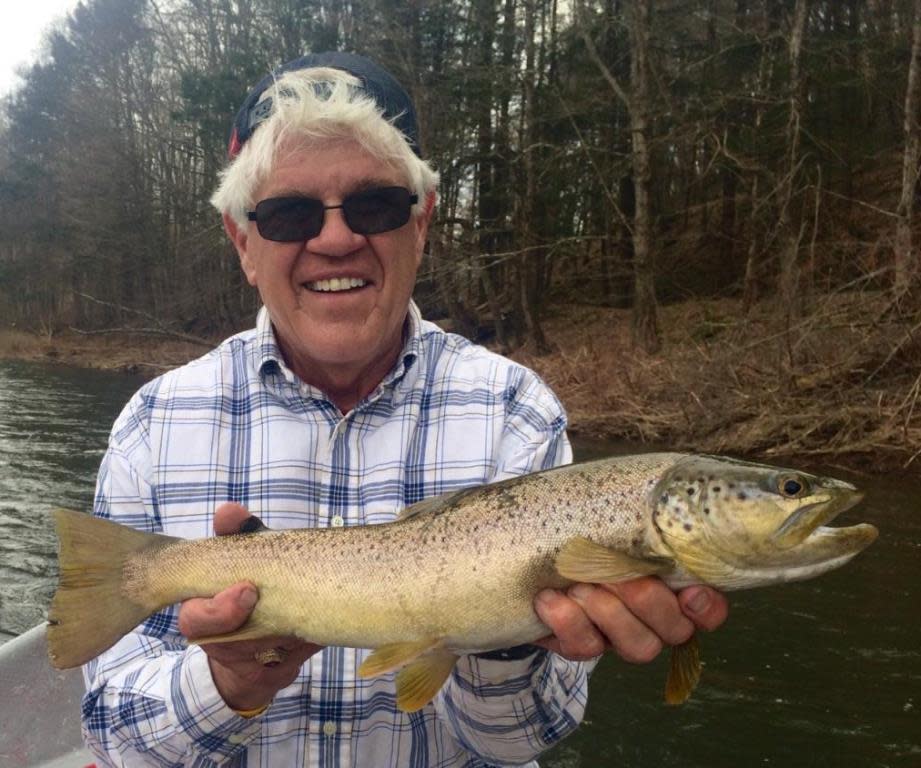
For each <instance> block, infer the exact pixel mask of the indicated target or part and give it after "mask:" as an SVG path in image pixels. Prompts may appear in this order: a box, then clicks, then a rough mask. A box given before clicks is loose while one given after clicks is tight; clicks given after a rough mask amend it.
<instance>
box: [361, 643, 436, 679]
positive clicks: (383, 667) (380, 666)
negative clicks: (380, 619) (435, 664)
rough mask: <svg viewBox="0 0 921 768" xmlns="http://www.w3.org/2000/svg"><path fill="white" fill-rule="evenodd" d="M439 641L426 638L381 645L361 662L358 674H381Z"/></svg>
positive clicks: (411, 658) (413, 657) (407, 660)
mask: <svg viewBox="0 0 921 768" xmlns="http://www.w3.org/2000/svg"><path fill="white" fill-rule="evenodd" d="M440 643H441V641H440V640H439V639H437V638H436V639H432V638H426V639H424V640H410V641H407V642H402V643H387V644H386V645H382V646H380V647H379V648H377V649H375V650H374V651H373V652H372V653H371V655H370V656H368V658H366V659H365V660H364V661H363V662H362V663H361V666H360V667H358V676H359V677H374V676H375V675H383V674H384V673H385V672H392V671H393V670H395V669H399V668H400V667H404V666H406V665H407V664H409V663H410V662H411V661H414V660H415V659H417V658H419V657H420V656H421V655H422V654H423V653H425V652H426V651H431V650H433V649H435V648H437V647H438V646H439V644H440Z"/></svg>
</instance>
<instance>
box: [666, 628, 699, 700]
mask: <svg viewBox="0 0 921 768" xmlns="http://www.w3.org/2000/svg"><path fill="white" fill-rule="evenodd" d="M699 681H700V645H699V644H698V642H697V635H691V639H690V640H688V641H686V642H684V643H682V644H681V645H675V646H672V650H671V655H670V656H669V660H668V677H667V678H666V680H665V703H666V704H671V705H673V706H674V705H677V704H684V702H686V701H687V700H688V698H689V697H690V695H691V693H692V692H693V691H694V689H695V688H696V687H697V683H698V682H699Z"/></svg>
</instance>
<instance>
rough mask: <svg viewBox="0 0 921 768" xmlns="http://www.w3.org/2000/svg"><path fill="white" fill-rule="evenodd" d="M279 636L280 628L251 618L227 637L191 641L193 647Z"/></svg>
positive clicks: (212, 636) (199, 638)
mask: <svg viewBox="0 0 921 768" xmlns="http://www.w3.org/2000/svg"><path fill="white" fill-rule="evenodd" d="M277 634H279V632H278V628H277V627H273V626H269V625H268V624H264V623H262V622H261V621H258V620H256V621H254V620H253V617H252V616H250V617H249V621H247V622H246V623H245V624H244V625H243V626H242V627H240V628H239V629H237V630H234V631H233V632H228V633H227V634H226V635H209V636H207V637H196V638H195V639H194V640H189V642H190V643H191V644H192V645H205V644H207V643H235V642H236V641H237V640H258V639H259V638H260V637H269V636H270V635H277Z"/></svg>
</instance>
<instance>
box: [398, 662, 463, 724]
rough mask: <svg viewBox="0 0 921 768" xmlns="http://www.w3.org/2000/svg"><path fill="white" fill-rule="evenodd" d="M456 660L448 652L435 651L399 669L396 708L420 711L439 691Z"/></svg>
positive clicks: (404, 710) (406, 710)
mask: <svg viewBox="0 0 921 768" xmlns="http://www.w3.org/2000/svg"><path fill="white" fill-rule="evenodd" d="M457 658H458V657H457V656H456V655H455V654H453V653H451V652H450V651H445V650H437V651H432V652H431V653H427V654H425V656H422V657H421V658H419V659H416V661H414V662H412V663H411V664H409V665H407V666H405V667H404V668H403V669H401V670H400V671H399V672H398V673H397V679H396V684H397V707H398V708H399V709H400V710H402V711H403V712H415V711H417V710H420V709H422V707H424V706H425V705H426V704H428V703H429V702H430V701H431V700H432V699H433V698H435V694H436V693H438V691H440V690H441V686H443V685H444V684H445V680H447V679H448V675H450V674H451V670H452V669H454V665H455V664H456V663H457Z"/></svg>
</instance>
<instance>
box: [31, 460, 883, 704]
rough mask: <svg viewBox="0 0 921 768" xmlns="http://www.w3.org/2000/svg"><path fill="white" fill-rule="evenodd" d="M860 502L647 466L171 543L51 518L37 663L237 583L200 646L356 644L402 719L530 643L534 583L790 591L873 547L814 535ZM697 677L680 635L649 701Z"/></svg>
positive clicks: (777, 481)
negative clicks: (475, 657)
mask: <svg viewBox="0 0 921 768" xmlns="http://www.w3.org/2000/svg"><path fill="white" fill-rule="evenodd" d="M861 497H862V495H861V494H860V493H859V492H858V491H857V489H856V488H854V486H852V485H850V484H848V483H845V482H842V481H839V480H834V479H831V478H826V477H816V476H813V475H809V474H806V473H803V472H798V471H795V470H790V469H780V468H776V467H770V466H765V465H760V464H752V463H748V462H742V461H736V460H733V459H728V458H723V457H716V456H700V455H688V454H678V453H656V454H645V455H638V456H621V457H615V458H608V459H602V460H599V461H593V462H588V463H583V464H574V465H570V466H566V467H559V468H556V469H551V470H548V471H544V472H537V473H534V474H530V475H524V476H521V477H516V478H513V479H510V480H504V481H501V482H498V483H494V484H490V485H483V486H478V487H475V488H470V489H466V490H461V491H458V492H455V493H452V494H449V495H446V496H441V497H437V498H433V499H428V500H425V501H422V502H420V503H418V504H414V505H413V506H411V507H408V508H407V509H406V510H404V511H403V513H402V514H401V515H400V517H399V518H398V519H397V520H396V521H394V522H392V523H384V524H380V525H367V526H355V527H347V528H322V529H320V528H314V529H296V530H279V531H263V532H259V533H251V534H238V535H231V536H221V537H214V538H208V539H198V540H184V539H177V538H174V537H170V536H162V535H158V534H151V533H143V532H140V531H137V530H134V529H131V528H127V527H125V526H122V525H117V524H115V523H112V522H109V521H105V520H100V519H96V518H92V517H90V516H88V515H85V514H82V513H79V512H71V511H67V510H59V511H58V512H57V513H56V523H57V531H58V537H59V540H60V584H59V587H58V590H57V592H56V594H55V596H54V600H53V602H52V605H51V609H50V611H49V627H48V644H49V655H50V658H51V661H52V663H53V664H54V665H55V666H56V667H59V668H67V667H74V666H77V665H79V664H82V663H85V662H87V661H89V660H90V659H92V658H94V657H95V656H97V655H99V654H100V653H102V652H103V651H105V650H106V649H107V648H109V647H111V646H112V645H113V644H114V643H115V642H116V641H118V640H119V639H120V638H121V637H122V636H123V635H125V634H127V633H128V632H129V631H131V630H132V629H133V628H134V627H135V626H137V625H138V624H139V623H140V622H141V621H143V620H144V619H146V618H147V617H148V616H150V615H151V614H152V613H154V612H155V611H157V610H160V609H161V608H163V607H165V606H168V605H171V604H173V603H176V602H179V601H181V600H185V599H187V598H190V597H203V596H211V595H214V594H216V593H217V592H219V591H220V590H222V589H224V588H225V587H228V586H230V585H231V584H233V583H234V582H237V581H243V580H246V581H250V582H252V583H253V584H255V585H256V587H257V588H258V590H259V602H258V603H257V604H256V607H255V609H254V611H253V613H252V616H251V618H250V620H249V621H248V623H247V624H246V625H244V627H243V628H242V629H240V630H239V631H237V632H234V633H232V634H229V635H222V636H220V637H217V638H208V639H207V642H216V641H231V640H241V639H255V638H259V637H263V636H267V635H285V634H292V635H297V636H298V637H301V638H303V639H305V640H309V641H311V642H314V643H319V644H321V645H338V646H349V647H356V648H373V649H375V650H374V652H373V653H371V655H370V656H369V657H368V658H367V659H366V660H365V662H364V663H363V664H362V666H361V668H360V669H359V674H360V675H362V676H365V677H367V676H371V675H377V674H383V673H386V672H390V671H395V670H398V674H397V677H396V687H397V703H398V706H399V707H400V708H401V709H403V710H406V711H413V710H416V709H419V708H420V707H422V706H424V705H425V704H426V703H427V702H428V701H430V700H431V698H432V697H433V696H434V695H435V694H436V693H437V692H438V690H439V689H440V688H441V686H442V684H443V683H444V681H445V679H446V678H447V676H448V675H449V674H450V672H451V669H452V668H453V666H454V662H455V661H456V659H457V657H458V655H460V654H464V653H471V652H478V651H488V650H494V649H499V648H506V647H510V646H515V645H519V644H522V643H528V642H532V641H534V640H537V639H538V638H541V637H544V636H546V635H547V634H548V633H549V630H548V629H547V627H546V626H544V625H543V624H542V623H541V621H540V620H539V619H538V617H537V615H536V614H535V612H534V609H533V601H534V597H535V595H536V594H537V593H538V592H539V591H540V590H541V589H544V588H545V587H553V588H565V587H567V586H568V585H570V584H573V583H575V582H590V583H612V582H617V581H622V580H625V579H632V578H636V577H638V576H642V575H648V574H655V575H658V576H659V577H660V578H662V579H663V580H664V581H665V583H666V584H668V585H669V586H670V587H672V588H674V589H679V588H681V587H684V586H688V585H691V584H710V585H712V586H714V587H716V588H718V589H721V590H735V589H742V588H748V587H756V586H763V585H768V584H778V583H783V582H789V581H797V580H800V579H808V578H811V577H813V576H817V575H819V574H822V573H825V572H826V571H830V570H832V569H834V568H837V567H839V566H841V565H844V563H846V562H847V561H848V560H850V559H851V558H852V557H854V556H855V555H856V554H857V553H858V552H860V551H861V550H863V549H864V548H865V547H867V546H868V545H869V544H870V543H871V542H873V540H874V539H875V538H876V536H877V531H876V528H874V527H873V526H872V525H867V524H860V525H854V526H851V527H846V528H831V527H827V526H826V523H828V522H829V521H831V520H832V519H833V518H834V517H835V516H837V515H838V514H839V513H841V512H843V511H844V510H846V509H849V508H850V507H852V506H853V505H854V504H856V503H857V502H858V501H859V500H860V499H861ZM199 642H205V641H204V640H200V641H199ZM699 672H700V661H699V656H698V651H697V645H696V641H694V639H693V638H692V640H691V641H689V642H688V643H686V644H685V645H683V646H678V647H676V648H674V649H672V662H671V665H670V669H669V675H668V681H667V684H666V700H667V701H668V702H670V703H680V702H682V701H684V700H685V699H686V698H687V697H688V696H689V695H690V693H691V690H692V689H693V688H694V686H695V685H696V684H697V680H698V677H699Z"/></svg>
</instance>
